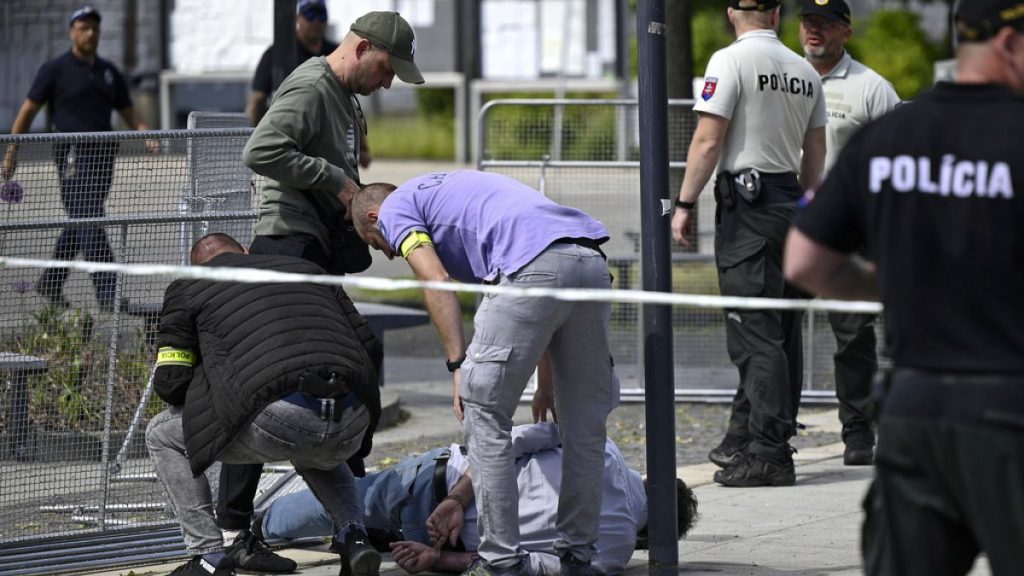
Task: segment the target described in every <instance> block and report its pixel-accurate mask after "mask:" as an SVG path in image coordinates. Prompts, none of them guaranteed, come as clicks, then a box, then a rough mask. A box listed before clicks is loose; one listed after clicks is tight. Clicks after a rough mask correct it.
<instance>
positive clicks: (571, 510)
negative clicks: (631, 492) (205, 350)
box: [351, 170, 618, 576]
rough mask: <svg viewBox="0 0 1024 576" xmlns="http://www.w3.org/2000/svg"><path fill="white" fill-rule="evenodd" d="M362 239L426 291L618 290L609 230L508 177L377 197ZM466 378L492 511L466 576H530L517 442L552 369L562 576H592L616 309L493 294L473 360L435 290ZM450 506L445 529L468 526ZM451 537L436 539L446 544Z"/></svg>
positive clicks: (434, 178) (478, 489) (360, 197)
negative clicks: (525, 403) (536, 376)
mask: <svg viewBox="0 0 1024 576" xmlns="http://www.w3.org/2000/svg"><path fill="white" fill-rule="evenodd" d="M351 214H352V216H353V221H354V223H355V227H356V231H357V232H358V233H359V236H360V237H361V238H362V239H363V240H364V241H366V243H367V244H369V245H370V246H371V247H373V248H374V249H376V250H380V251H381V252H384V254H385V255H387V256H388V258H394V256H395V255H396V254H397V255H400V256H402V257H403V258H405V259H406V261H408V263H409V266H410V267H411V268H412V270H413V272H414V273H415V274H416V277H417V278H418V279H420V280H426V281H449V280H458V281H461V282H467V283H483V282H486V283H490V284H497V285H500V286H507V287H543V288H609V287H610V285H611V275H610V274H609V272H608V266H607V264H606V262H605V259H604V254H603V253H602V252H601V250H600V248H599V247H598V246H599V244H601V243H602V242H604V241H605V240H607V238H608V231H607V230H606V229H605V227H604V225H602V224H601V223H600V222H598V221H596V220H594V219H593V218H591V217H590V216H588V215H586V214H584V213H583V212H580V211H579V210H576V209H574V208H568V207H565V206H560V205H558V204H556V203H554V202H552V201H551V200H548V199H547V198H545V197H544V196H543V195H541V194H540V193H539V192H537V191H536V190H533V189H532V188H529V187H528V186H525V185H523V184H521V183H520V182H518V181H516V180H513V179H511V178H508V177H506V176H502V175H499V174H490V173H485V172H478V171H475V170H459V171H455V172H446V173H438V174H427V175H424V176H419V177H417V178H413V179H412V180H409V181H408V182H406V183H405V184H402V185H401V186H399V187H398V188H396V187H395V186H393V185H391V184H371V185H369V186H367V187H366V188H364V189H363V190H361V191H360V192H359V193H358V194H356V197H355V199H354V200H353V202H352V211H351ZM424 296H425V299H426V303H427V309H428V310H429V312H430V316H431V318H432V319H433V321H434V324H435V326H437V330H438V332H439V333H440V335H441V341H442V344H443V345H444V348H445V351H446V352H447V355H448V360H447V362H446V364H447V366H448V370H449V371H451V372H452V373H453V374H454V376H453V378H454V394H453V407H454V410H455V415H456V416H457V417H458V418H459V419H460V420H463V423H464V427H465V433H466V445H467V447H468V448H469V463H470V467H471V468H472V469H473V470H474V471H475V473H474V475H473V491H474V493H475V494H476V499H477V507H478V509H479V510H480V521H479V526H480V546H479V548H478V554H479V555H480V559H479V560H478V561H476V562H474V563H473V565H472V566H470V568H469V570H467V571H466V572H465V574H471V575H472V576H491V575H500V576H519V575H523V576H528V575H530V569H529V566H528V563H526V562H524V559H525V557H526V554H527V553H526V551H525V550H524V549H523V548H522V546H521V545H520V544H521V542H520V535H519V518H518V514H519V511H518V507H519V504H518V501H519V490H518V487H517V485H516V475H515V469H514V467H513V458H512V446H511V440H510V438H511V437H510V431H511V429H512V415H513V413H514V412H515V410H516V405H517V404H518V402H519V398H520V396H521V395H522V393H523V390H524V389H525V387H526V383H527V380H528V379H529V377H530V375H531V374H532V373H533V370H534V368H536V367H537V365H538V363H539V362H540V361H541V358H542V356H543V357H544V359H545V362H546V363H547V364H548V365H549V366H550V369H551V373H552V380H553V383H552V382H551V381H549V380H548V379H546V378H542V379H541V382H540V383H539V384H538V390H537V392H536V394H535V397H534V407H535V411H540V413H541V414H543V413H544V412H546V410H547V409H552V410H553V412H554V413H555V414H557V417H558V422H559V428H560V433H561V440H562V445H563V446H564V449H565V452H564V454H565V455H564V458H563V462H562V470H563V481H562V490H561V494H560V496H559V501H558V522H557V527H558V535H559V539H558V540H557V541H556V542H555V546H554V548H555V550H556V552H557V553H558V555H559V558H560V561H561V573H562V574H569V575H589V574H592V569H591V566H590V561H591V558H592V557H593V555H594V543H595V542H596V540H597V535H598V518H599V515H600V510H601V473H602V466H603V451H604V439H605V420H606V419H607V416H608V412H609V411H610V410H611V409H612V407H613V406H614V405H615V403H616V402H617V401H618V387H617V381H616V380H615V377H614V373H613V370H612V360H611V354H610V352H609V347H608V321H609V315H610V304H609V303H608V302H571V301H564V300H558V299H555V298H528V297H524V296H518V295H509V294H490V295H488V296H486V297H485V298H484V300H483V302H482V303H481V304H480V307H479V309H478V310H477V313H476V318H475V333H474V335H473V341H472V342H471V343H470V344H469V347H468V348H467V347H466V344H465V337H464V335H463V331H462V315H461V312H460V309H459V303H458V300H457V299H456V297H455V293H454V292H449V291H440V290H425V291H424ZM461 506H462V504H461V503H460V502H459V501H458V500H457V499H450V500H449V499H446V500H445V501H444V502H442V503H441V504H440V505H439V506H438V508H437V510H438V511H439V515H440V516H441V517H444V516H445V515H448V516H450V517H451V518H461V515H462V508H461ZM445 530H446V528H445V527H444V523H442V524H441V526H440V527H438V528H437V530H435V532H434V533H435V534H439V535H440V537H441V538H442V539H443V538H444V537H445Z"/></svg>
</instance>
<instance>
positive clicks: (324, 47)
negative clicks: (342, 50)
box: [245, 0, 338, 126]
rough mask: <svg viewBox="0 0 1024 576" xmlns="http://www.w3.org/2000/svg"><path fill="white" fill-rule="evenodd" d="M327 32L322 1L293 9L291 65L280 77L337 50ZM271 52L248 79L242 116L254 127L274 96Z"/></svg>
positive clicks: (306, 0) (271, 49) (302, 0)
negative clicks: (247, 89) (326, 35)
mask: <svg viewBox="0 0 1024 576" xmlns="http://www.w3.org/2000/svg"><path fill="white" fill-rule="evenodd" d="M326 32H327V4H326V3H325V2H324V0H299V2H298V3H296V5H295V63H294V64H293V66H292V67H290V68H289V69H288V70H287V71H286V72H285V74H283V75H282V77H283V76H287V75H288V74H289V73H291V71H292V70H294V69H295V67H297V66H298V65H299V64H302V63H303V62H305V61H306V60H309V59H310V58H313V57H314V56H327V55H328V54H330V53H331V52H334V50H335V49H336V48H337V47H338V43H337V42H333V41H331V40H329V39H327V38H326V37H325V33H326ZM273 52H274V46H273V45H271V46H270V47H269V48H267V50H266V51H265V52H264V53H263V56H261V57H260V62H259V64H258V65H257V66H256V73H255V74H253V77H252V91H251V92H250V93H249V102H248V104H246V107H245V114H246V115H247V116H248V117H249V120H250V121H251V122H252V123H253V125H254V126H255V125H256V124H259V121H260V119H262V118H263V115H264V114H266V113H267V103H268V101H269V100H270V95H271V94H272V93H273V92H274V89H275V88H276V86H274V77H273V76H274V75H273Z"/></svg>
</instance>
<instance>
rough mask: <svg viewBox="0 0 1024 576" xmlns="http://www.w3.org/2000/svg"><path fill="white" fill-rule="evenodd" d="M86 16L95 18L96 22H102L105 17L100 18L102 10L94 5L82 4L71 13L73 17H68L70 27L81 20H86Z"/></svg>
mask: <svg viewBox="0 0 1024 576" xmlns="http://www.w3.org/2000/svg"><path fill="white" fill-rule="evenodd" d="M86 18H95V19H96V22H101V21H102V20H103V19H102V18H100V11H99V10H97V9H95V8H93V7H92V6H82V7H81V8H79V9H78V10H75V11H74V12H72V13H71V18H68V28H71V26H72V25H73V24H74V23H75V22H77V21H79V20H85V19H86Z"/></svg>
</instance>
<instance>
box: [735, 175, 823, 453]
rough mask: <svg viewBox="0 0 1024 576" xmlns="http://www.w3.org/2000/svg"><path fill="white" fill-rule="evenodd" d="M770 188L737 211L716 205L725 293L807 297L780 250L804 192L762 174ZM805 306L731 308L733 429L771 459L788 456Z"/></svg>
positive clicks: (799, 384) (791, 179)
mask: <svg viewBox="0 0 1024 576" xmlns="http://www.w3.org/2000/svg"><path fill="white" fill-rule="evenodd" d="M762 177H763V178H764V190H763V191H762V193H761V196H760V197H759V198H758V199H757V200H756V201H755V202H754V203H749V202H747V201H746V200H743V199H742V198H738V199H737V200H736V207H735V208H734V209H726V208H724V207H723V205H722V204H721V203H720V204H719V205H718V210H717V211H716V230H715V258H716V264H717V266H718V285H719V290H720V292H721V294H722V295H723V296H745V297H760V298H802V297H805V295H804V294H803V293H802V292H801V291H800V290H799V289H797V288H796V287H794V286H792V285H790V284H788V283H787V282H786V280H785V277H784V276H783V274H782V249H783V246H784V245H785V238H786V233H787V231H788V229H789V223H790V222H791V221H792V218H793V215H794V213H795V211H796V199H797V198H799V197H800V195H801V194H802V190H801V189H800V185H799V183H798V182H797V179H796V176H795V175H793V174H785V175H762ZM802 318H803V312H802V311H800V310H739V309H728V310H726V311H725V325H726V329H725V330H726V348H727V350H728V352H729V359H730V360H732V363H733V364H735V365H736V368H737V369H738V370H739V377H740V383H739V387H738V388H737V390H736V395H735V396H734V397H733V402H732V412H731V414H730V418H729V427H728V434H730V435H733V436H738V437H741V438H749V439H750V448H749V450H750V451H751V452H752V453H755V454H759V455H760V456H763V457H765V458H769V459H780V458H784V457H788V456H789V451H788V442H789V439H790V438H791V437H792V436H793V434H794V430H795V421H796V411H797V408H798V407H799V405H800V393H801V391H802V389H803V337H802V335H803V327H802V325H801V320H802Z"/></svg>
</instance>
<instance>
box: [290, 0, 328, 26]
mask: <svg viewBox="0 0 1024 576" xmlns="http://www.w3.org/2000/svg"><path fill="white" fill-rule="evenodd" d="M295 12H296V13H298V14H302V17H303V18H305V19H306V20H309V21H310V22H327V3H326V2H324V0H299V1H298V3H296V5H295Z"/></svg>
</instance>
